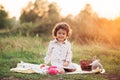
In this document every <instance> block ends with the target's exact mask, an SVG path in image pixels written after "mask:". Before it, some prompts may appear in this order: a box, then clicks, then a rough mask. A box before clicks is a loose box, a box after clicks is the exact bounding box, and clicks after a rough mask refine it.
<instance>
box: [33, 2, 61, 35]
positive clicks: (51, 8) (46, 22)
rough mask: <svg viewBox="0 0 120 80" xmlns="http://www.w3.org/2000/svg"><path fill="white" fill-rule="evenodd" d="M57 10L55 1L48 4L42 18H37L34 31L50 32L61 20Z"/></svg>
mask: <svg viewBox="0 0 120 80" xmlns="http://www.w3.org/2000/svg"><path fill="white" fill-rule="evenodd" d="M59 11H60V10H59V8H58V6H57V4H56V3H50V4H48V11H47V13H46V15H44V16H43V18H42V19H39V20H38V23H39V26H38V27H37V28H35V29H34V33H40V34H42V33H43V34H50V33H51V29H52V28H53V26H54V25H55V24H56V23H57V22H59V21H60V20H61V17H60V14H59Z"/></svg>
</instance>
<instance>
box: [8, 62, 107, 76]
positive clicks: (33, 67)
mask: <svg viewBox="0 0 120 80" xmlns="http://www.w3.org/2000/svg"><path fill="white" fill-rule="evenodd" d="M40 66H41V64H31V63H25V62H23V61H21V62H20V63H18V64H17V67H16V68H12V69H10V71H13V72H20V73H40V74H47V68H48V67H49V66H45V67H43V68H40ZM75 66H76V71H74V72H67V73H66V74H89V73H96V72H98V70H96V71H82V70H81V67H80V65H77V64H75ZM104 72H105V70H104V69H103V70H102V72H100V73H104Z"/></svg>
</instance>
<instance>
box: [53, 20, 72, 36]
mask: <svg viewBox="0 0 120 80" xmlns="http://www.w3.org/2000/svg"><path fill="white" fill-rule="evenodd" d="M60 29H63V30H65V31H66V32H67V35H66V36H67V37H70V36H71V34H72V30H71V28H70V26H69V24H67V23H65V22H60V23H57V24H56V25H55V26H54V28H53V30H52V35H53V37H56V36H57V31H58V30H60Z"/></svg>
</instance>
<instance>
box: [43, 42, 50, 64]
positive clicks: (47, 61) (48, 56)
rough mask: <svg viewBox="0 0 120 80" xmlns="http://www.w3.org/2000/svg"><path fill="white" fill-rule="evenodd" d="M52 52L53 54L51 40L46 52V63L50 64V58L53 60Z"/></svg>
mask: <svg viewBox="0 0 120 80" xmlns="http://www.w3.org/2000/svg"><path fill="white" fill-rule="evenodd" d="M51 54H52V44H51V42H50V43H49V45H48V50H47V52H46V56H45V58H44V63H45V64H48V63H49V62H50V60H51Z"/></svg>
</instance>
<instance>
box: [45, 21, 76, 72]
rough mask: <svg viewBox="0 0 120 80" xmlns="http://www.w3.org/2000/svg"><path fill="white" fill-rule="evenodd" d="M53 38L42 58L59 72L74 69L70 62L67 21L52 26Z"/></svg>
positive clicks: (70, 52)
mask: <svg viewBox="0 0 120 80" xmlns="http://www.w3.org/2000/svg"><path fill="white" fill-rule="evenodd" d="M52 35H53V37H54V40H52V41H50V43H49V46H48V51H47V53H46V56H45V58H44V62H45V64H46V65H47V64H48V63H49V62H51V65H52V66H57V67H58V68H59V69H60V73H61V74H62V73H64V72H65V71H66V70H67V71H75V67H74V65H73V63H72V51H71V44H70V42H69V41H68V40H67V38H68V37H70V35H71V28H70V26H69V25H68V24H67V23H64V22H61V23H58V24H56V25H55V26H54V28H53V30H52Z"/></svg>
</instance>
